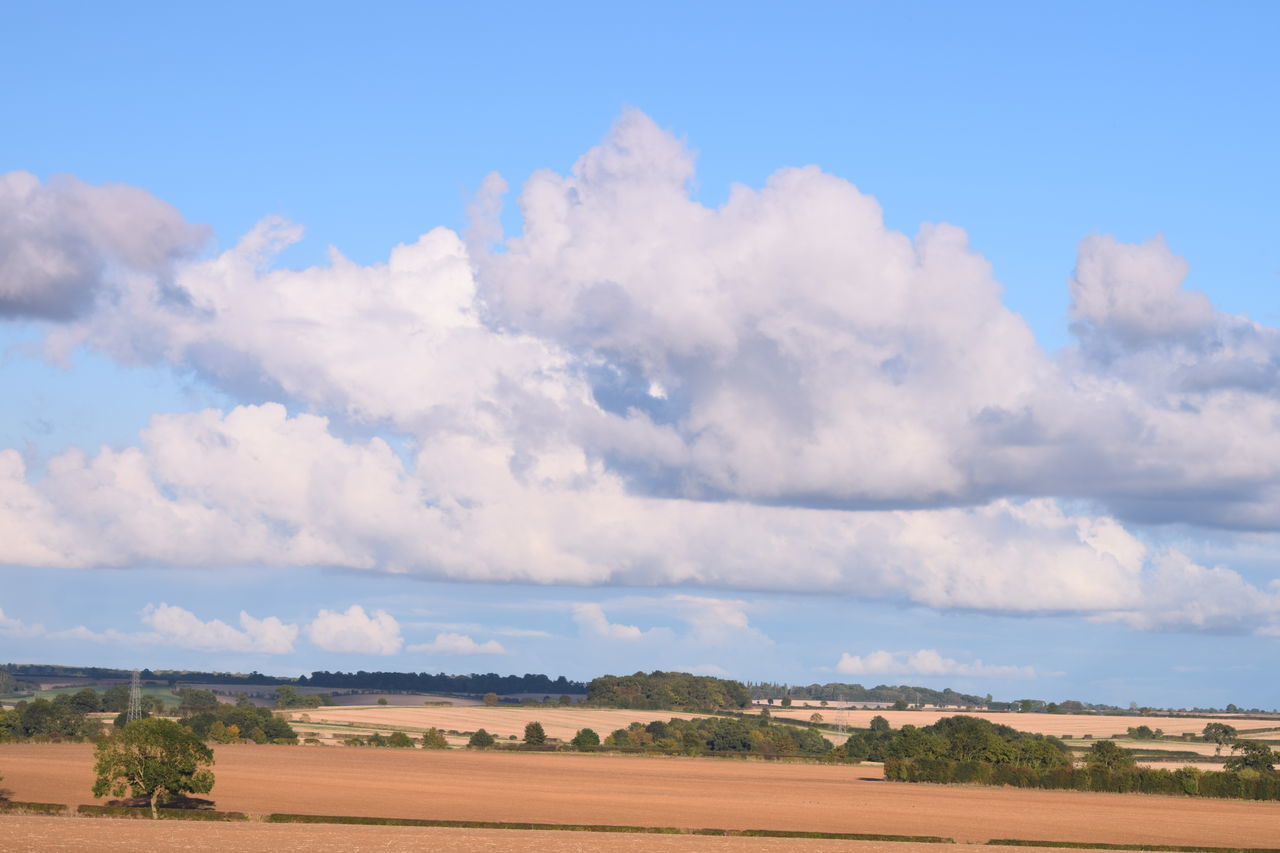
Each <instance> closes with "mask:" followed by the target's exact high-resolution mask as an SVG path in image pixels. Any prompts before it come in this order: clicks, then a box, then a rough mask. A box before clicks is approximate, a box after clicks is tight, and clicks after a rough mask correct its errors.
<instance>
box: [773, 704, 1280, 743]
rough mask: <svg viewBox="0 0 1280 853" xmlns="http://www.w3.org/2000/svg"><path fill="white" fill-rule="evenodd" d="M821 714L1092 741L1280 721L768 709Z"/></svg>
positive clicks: (779, 713)
mask: <svg viewBox="0 0 1280 853" xmlns="http://www.w3.org/2000/svg"><path fill="white" fill-rule="evenodd" d="M815 712H816V713H819V714H821V715H822V718H823V720H825V721H826V722H828V723H835V722H843V723H844V724H845V725H849V726H854V727H856V728H864V729H865V728H867V727H868V726H869V725H871V718H872V717H876V716H880V717H884V718H885V719H886V720H888V721H889V725H891V726H893V727H894V728H895V729H897V728H901V727H902V726H904V725H908V724H910V725H913V726H927V725H929V724H930V723H933V722H937V721H938V720H940V719H941V718H943V717H954V716H956V715H957V714H964V715H965V716H969V717H982V718H983V719H986V720H990V721H991V722H993V723H999V724H1000V725H1004V726H1009V727H1010V728H1013V729H1017V730H1018V731H1023V732H1039V733H1040V734H1046V735H1058V736H1062V735H1071V736H1072V737H1073V738H1078V737H1080V736H1081V735H1086V734H1090V735H1093V736H1094V737H1095V738H1102V737H1111V736H1112V735H1119V734H1124V733H1125V732H1126V731H1128V729H1129V728H1130V727H1134V728H1136V727H1137V726H1150V727H1151V728H1152V729H1164V733H1165V734H1167V735H1180V734H1184V733H1187V732H1190V733H1193V734H1199V733H1200V732H1201V731H1203V730H1204V727H1205V725H1206V724H1207V723H1226V724H1227V725H1229V726H1235V727H1236V728H1239V729H1251V728H1259V729H1260V728H1263V727H1264V726H1268V725H1272V726H1277V727H1280V720H1275V719H1272V720H1250V719H1241V718H1240V717H1211V718H1206V717H1125V716H1104V715H1101V714H1099V715H1096V716H1095V715H1092V714H1011V713H1002V712H990V711H863V710H860V709H859V710H853V709H850V710H842V709H831V708H770V709H769V713H771V714H772V715H773V716H774V718H775V719H779V720H781V719H792V720H808V719H809V717H810V716H811V715H812V714H814V713H815Z"/></svg>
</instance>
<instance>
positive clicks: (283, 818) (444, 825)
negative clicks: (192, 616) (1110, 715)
mask: <svg viewBox="0 0 1280 853" xmlns="http://www.w3.org/2000/svg"><path fill="white" fill-rule="evenodd" d="M263 820H264V821H265V822H266V823H340V824H351V825H358V826H422V827H435V828H441V829H524V830H531V829H532V830H554V831H558V832H618V833H633V834H640V835H715V836H722V837H747V838H821V839H828V840H836V841H914V842H917V843H923V844H955V839H952V838H941V837H939V836H936V835H882V834H875V833H864V832H806V831H804V830H790V829H708V828H703V829H685V828H681V827H676V826H620V825H616V824H580V823H523V822H507V821H492V820H432V819H429V818H399V817H362V816H355V815H312V814H281V813H275V814H269V815H267V816H266V817H265V818H264V819H263Z"/></svg>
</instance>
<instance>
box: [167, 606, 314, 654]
mask: <svg viewBox="0 0 1280 853" xmlns="http://www.w3.org/2000/svg"><path fill="white" fill-rule="evenodd" d="M142 621H143V623H144V624H146V625H148V626H150V627H151V628H152V630H154V631H155V633H156V634H157V636H158V641H159V642H164V643H171V644H173V645H177V646H181V647H182V648H186V649H199V650H201V651H210V652H254V653H260V654H270V655H282V654H288V653H289V652H292V651H293V641H294V639H296V638H297V636H298V626H296V625H287V624H285V623H284V622H282V621H280V620H279V619H277V618H276V617H275V616H268V617H266V618H265V619H255V618H254V617H252V616H250V615H249V614H248V613H246V612H245V611H243V610H241V611H240V628H239V629H238V630H237V629H236V628H233V627H231V626H230V625H228V624H227V623H225V622H223V621H221V620H218V619H211V620H209V621H208V622H205V621H202V620H201V619H200V618H199V617H197V616H196V615H195V614H194V613H192V612H191V611H190V610H186V609H184V608H181V607H176V606H174V605H172V604H165V603H163V602H162V603H160V604H159V605H147V607H146V609H144V610H143V612H142Z"/></svg>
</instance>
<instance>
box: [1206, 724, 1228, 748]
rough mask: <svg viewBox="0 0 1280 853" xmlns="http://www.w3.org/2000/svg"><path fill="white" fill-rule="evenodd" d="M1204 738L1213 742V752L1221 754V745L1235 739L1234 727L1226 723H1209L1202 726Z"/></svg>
mask: <svg viewBox="0 0 1280 853" xmlns="http://www.w3.org/2000/svg"><path fill="white" fill-rule="evenodd" d="M1203 734H1204V739H1205V740H1207V741H1208V742H1209V743H1212V744H1215V747H1214V750H1213V754H1214V755H1221V754H1222V747H1223V746H1225V745H1226V744H1229V743H1231V742H1232V741H1234V740H1235V739H1236V727H1235V726H1229V725H1227V724H1226V723H1209V724H1208V725H1207V726H1205V727H1204V732H1203Z"/></svg>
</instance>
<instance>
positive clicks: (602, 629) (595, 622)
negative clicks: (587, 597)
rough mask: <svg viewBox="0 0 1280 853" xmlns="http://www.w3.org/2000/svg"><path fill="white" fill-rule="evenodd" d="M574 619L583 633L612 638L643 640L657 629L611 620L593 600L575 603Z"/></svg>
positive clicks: (652, 634)
mask: <svg viewBox="0 0 1280 853" xmlns="http://www.w3.org/2000/svg"><path fill="white" fill-rule="evenodd" d="M573 619H574V621H575V622H577V623H578V627H579V628H581V629H582V631H583V633H586V634H591V635H594V636H596V637H606V638H608V639H610V640H643V639H645V638H647V637H651V636H654V633H655V630H657V629H650V630H648V631H642V630H640V628H638V627H637V626H635V625H623V624H620V623H616V622H610V621H609V617H607V616H606V615H605V612H604V608H603V607H601V606H600V605H599V604H595V603H593V602H577V603H575V604H574V605H573Z"/></svg>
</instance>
